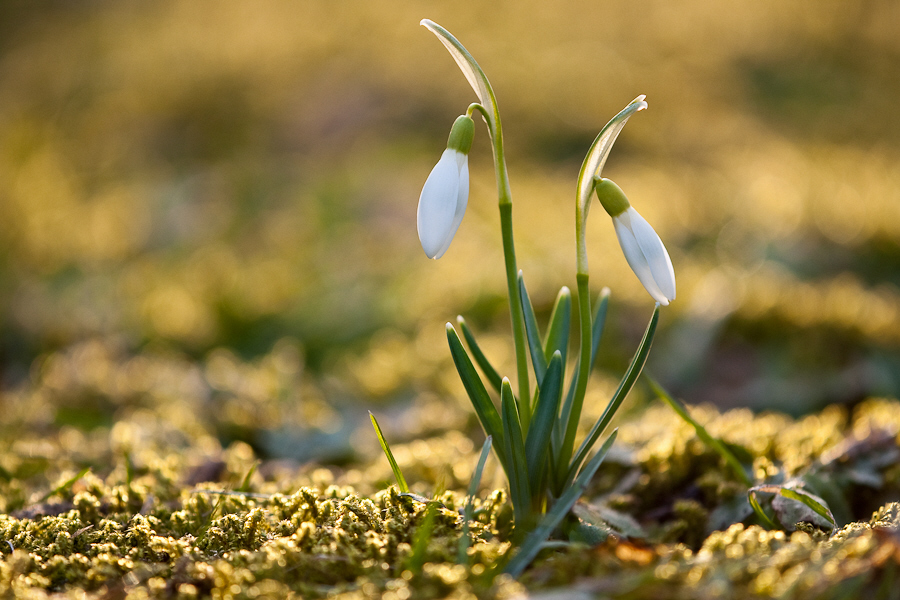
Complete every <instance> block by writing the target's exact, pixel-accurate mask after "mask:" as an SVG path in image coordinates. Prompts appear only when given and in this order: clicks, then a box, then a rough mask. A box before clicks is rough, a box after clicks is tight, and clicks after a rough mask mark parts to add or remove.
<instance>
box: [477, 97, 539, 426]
mask: <svg viewBox="0 0 900 600" xmlns="http://www.w3.org/2000/svg"><path fill="white" fill-rule="evenodd" d="M493 116H494V118H493V119H488V120H487V122H488V130H489V131H490V134H491V145H492V147H493V150H494V171H495V172H496V175H497V199H498V204H499V207H500V232H501V235H502V236H503V259H504V262H505V263H506V291H507V294H508V295H509V312H510V318H511V319H512V330H513V340H514V343H515V347H516V372H517V377H518V388H519V394H518V405H519V418H520V419H521V421H522V430H523V431H528V425H529V423H530V422H531V386H530V384H529V381H528V355H527V349H526V344H525V318H524V315H523V312H522V300H521V298H520V297H519V286H518V282H517V276H518V273H519V268H518V266H517V265H516V246H515V242H514V240H513V228H512V192H511V191H510V189H509V173H508V171H507V168H506V156H505V155H504V151H503V130H502V128H501V126H500V115H499V114H497V113H495V114H494V115H493ZM491 125H493V127H492V126H491Z"/></svg>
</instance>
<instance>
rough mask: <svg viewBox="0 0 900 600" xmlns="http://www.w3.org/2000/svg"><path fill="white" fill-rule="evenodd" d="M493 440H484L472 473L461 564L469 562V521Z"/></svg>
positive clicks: (461, 549) (460, 553)
mask: <svg viewBox="0 0 900 600" xmlns="http://www.w3.org/2000/svg"><path fill="white" fill-rule="evenodd" d="M492 440H493V438H492V437H491V436H487V439H485V440H484V445H483V446H482V447H481V456H479V457H478V464H477V465H475V471H474V472H473V473H472V479H471V481H469V490H468V492H469V493H468V496H467V497H466V506H465V508H464V509H463V525H462V535H461V536H460V538H459V548H458V550H457V554H456V562H457V563H459V564H461V565H464V564H467V563H468V562H469V545H470V544H471V543H472V540H470V539H469V521H471V520H472V516H473V512H474V510H473V504H474V502H475V494H477V493H478V486H479V485H481V474H482V473H483V472H484V464H485V463H486V462H487V457H488V454H490V453H491V442H492Z"/></svg>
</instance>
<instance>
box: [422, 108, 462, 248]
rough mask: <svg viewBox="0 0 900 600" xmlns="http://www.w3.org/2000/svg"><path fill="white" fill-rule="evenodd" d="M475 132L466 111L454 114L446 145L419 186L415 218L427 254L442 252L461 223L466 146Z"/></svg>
mask: <svg viewBox="0 0 900 600" xmlns="http://www.w3.org/2000/svg"><path fill="white" fill-rule="evenodd" d="M474 135H475V123H474V121H472V119H471V118H470V117H468V116H466V115H462V116H460V117H459V118H457V119H456V122H455V123H453V128H452V129H451V130H450V139H449V140H448V141H447V149H446V150H444V153H443V154H442V155H441V159H440V160H439V161H438V163H437V164H436V165H435V166H434V169H432V170H431V174H429V175H428V179H426V180H425V185H424V186H423V187H422V194H421V195H420V196H419V208H418V214H417V218H416V222H417V226H418V230H419V241H420V242H421V243H422V249H423V250H424V251H425V254H426V255H427V256H428V258H434V259H437V258H440V257H442V256H443V255H444V253H445V252H446V251H447V249H448V248H449V247H450V242H451V241H453V236H454V235H456V230H457V229H459V225H460V223H462V219H463V215H464V214H465V212H466V204H467V203H468V200H469V149H470V148H471V147H472V138H473V137H474Z"/></svg>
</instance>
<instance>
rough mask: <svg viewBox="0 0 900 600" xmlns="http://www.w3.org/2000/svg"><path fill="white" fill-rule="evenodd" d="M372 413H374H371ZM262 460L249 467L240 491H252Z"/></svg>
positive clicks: (239, 488)
mask: <svg viewBox="0 0 900 600" xmlns="http://www.w3.org/2000/svg"><path fill="white" fill-rule="evenodd" d="M369 414H372V413H369ZM259 464H260V461H258V460H257V461H255V462H254V463H253V464H252V465H250V468H249V469H247V474H246V475H244V479H243V481H241V485H240V487H238V489H237V490H235V491H238V492H249V491H250V478H251V477H253V474H254V473H256V469H258V468H259Z"/></svg>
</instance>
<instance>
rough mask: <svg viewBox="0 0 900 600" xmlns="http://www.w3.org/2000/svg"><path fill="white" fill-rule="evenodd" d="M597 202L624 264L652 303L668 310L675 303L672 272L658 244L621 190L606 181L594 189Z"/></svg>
mask: <svg viewBox="0 0 900 600" xmlns="http://www.w3.org/2000/svg"><path fill="white" fill-rule="evenodd" d="M594 189H595V190H596V191H597V198H598V199H599V200H600V204H602V205H603V208H604V209H606V212H607V213H608V214H609V216H610V217H612V220H613V226H614V227H615V229H616V237H618V238H619V245H620V246H621V247H622V253H623V254H624V255H625V260H627V261H628V265H629V266H630V267H631V270H632V271H634V274H635V275H637V278H638V279H639V280H640V282H641V284H643V286H644V289H646V290H647V292H648V293H649V294H650V295H651V296H653V299H654V300H656V301H657V302H659V303H660V304H662V305H663V306H668V305H669V302H671V301H672V300H674V299H675V270H674V269H673V268H672V260H671V259H670V258H669V253H668V252H667V251H666V247H665V246H664V245H663V243H662V240H660V239H659V236H658V235H657V234H656V231H654V230H653V227H651V226H650V224H649V223H648V222H647V221H646V220H645V219H644V217H642V216H641V215H639V214H638V212H637V211H636V210H634V208H632V207H631V203H630V202H628V198H627V197H626V196H625V193H624V192H623V191H622V189H621V188H620V187H619V186H618V185H616V184H615V183H613V182H612V181H610V180H609V179H599V180H597V181H596V183H595V185H594Z"/></svg>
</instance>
